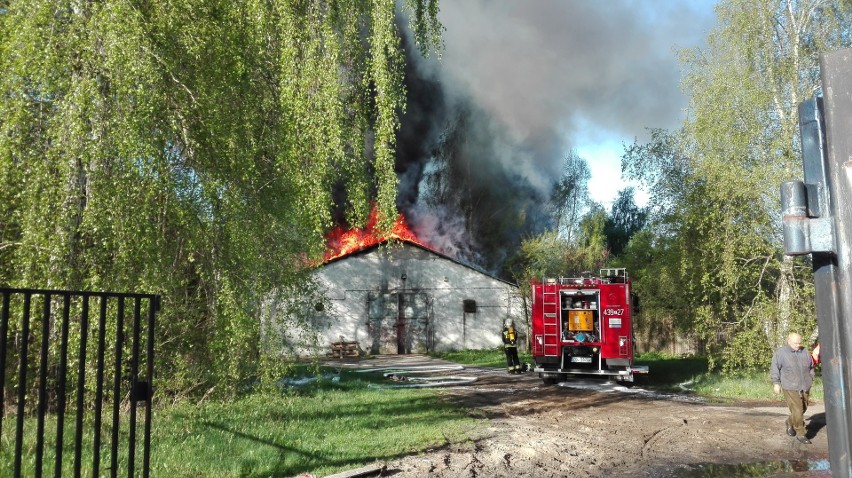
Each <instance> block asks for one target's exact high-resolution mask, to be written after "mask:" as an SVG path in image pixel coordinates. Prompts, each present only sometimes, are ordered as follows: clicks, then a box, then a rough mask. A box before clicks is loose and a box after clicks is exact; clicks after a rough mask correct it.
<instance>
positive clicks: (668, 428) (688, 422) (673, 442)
mask: <svg viewBox="0 0 852 478" xmlns="http://www.w3.org/2000/svg"><path fill="white" fill-rule="evenodd" d="M364 362H369V366H371V367H382V366H392V365H393V366H400V367H404V366H428V365H453V364H451V363H449V362H444V361H440V360H437V359H433V358H430V357H425V356H382V357H379V358H377V359H375V360H374V359H370V360H369V361H364ZM362 364H363V365H365V366H366V365H367V364H366V363H362ZM442 373H444V374H447V375H453V376H468V377H470V376H475V377H476V378H477V379H476V381H475V382H470V383H466V384H463V385H459V386H453V387H443V388H441V389H440V393H441V395H442V396H443V397H444V398H445V399H446V400H448V401H450V402H453V403H456V404H458V405H459V406H463V407H466V408H469V409H471V411H472V412H471V413H473V414H474V415H475V416H477V417H482V418H484V419H486V420H487V422H486V423H485V426H483V427H481V428H480V429H479V430H476V431H474V432H472V433H471V435H470V437H469V438H470V440H469V441H467V442H465V443H461V444H448V445H446V446H444V447H442V448H438V449H433V450H427V451H426V452H424V453H422V454H419V455H414V456H408V457H404V458H400V459H397V460H394V461H391V462H388V463H387V467H386V470H385V472H384V473H383V475H382V476H394V477H397V478H407V477H422V476H430V477H446V478H451V477H452V478H455V477H465V476H469V477H497V476H506V477H509V476H512V477H515V476H521V477H574V476H576V477H625V478H626V477H681V476H684V477H685V476H699V475H695V474H690V470H692V469H695V468H696V466H697V465H698V464H706V463H712V464H741V463H755V462H773V463H775V462H779V463H780V462H784V463H785V466H787V467H789V466H790V464H791V463H792V464H793V468H796V464H798V466H799V467H802V468H804V467H807V466H808V464H809V463H820V462H822V463H825V461H826V460H827V459H828V442H827V439H826V435H827V432H826V430H825V413H824V407H823V404H822V403H814V404H812V405H811V407H810V408H809V409H808V411H807V412H806V414H805V419H806V424H807V426H808V430H809V435H811V436H812V441H813V444H812V445H803V444H801V443H799V442H798V441H797V440H796V439H795V438H791V437H789V436H787V435H786V434H785V433H784V419H785V417H786V415H787V408H786V406H785V405H784V403H783V402H781V401H777V402H763V403H738V404H726V405H719V404H709V403H706V402H702V401H699V400H695V399H691V398H689V397H687V396H677V395H671V394H668V395H666V394H655V393H653V392H650V391H646V390H643V389H642V388H641V384H637V385H636V386H634V387H631V388H626V387H623V386H619V385H617V384H615V383H611V382H607V381H606V380H601V379H597V378H594V379H591V378H590V379H584V378H577V379H571V380H569V381H568V382H563V383H562V384H559V385H550V386H546V385H543V384H542V382H541V380H540V379H539V378H538V376H537V374H534V373H527V374H524V375H509V374H507V373H505V372H504V371H502V370H494V369H487V368H476V367H465V368H464V369H463V370H457V369H456V370H451V371H450V370H447V371H445V372H436V375H440V374H442ZM700 476H710V475H706V474H705V475H700ZM771 476H776V477H782V476H790V477H796V478H799V477H802V478H804V477H816V476H822V477H825V476H830V474H829V473H826V472H813V471H811V472H803V473H798V472H789V473H782V474H773V475H771Z"/></svg>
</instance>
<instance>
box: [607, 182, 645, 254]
mask: <svg viewBox="0 0 852 478" xmlns="http://www.w3.org/2000/svg"><path fill="white" fill-rule="evenodd" d="M647 216H648V213H647V210H646V208H640V207H639V206H637V205H636V202H635V201H634V199H633V188H632V187H630V188H626V189H623V190H621V191H619V192H618V197H617V198H616V199H615V202H613V203H612V208H611V209H610V212H609V215H608V216H607V218H606V223H605V225H604V235H605V236H606V245H607V249H609V252H610V254H612V255H613V256H619V255H621V254H622V253H623V252H624V249H625V248H626V247H627V244H628V243H629V242H630V238H631V237H633V235H634V234H636V233H638V232H639V231H641V230H642V228H644V227H645V222H646V220H647Z"/></svg>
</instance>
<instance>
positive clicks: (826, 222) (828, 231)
mask: <svg viewBox="0 0 852 478" xmlns="http://www.w3.org/2000/svg"><path fill="white" fill-rule="evenodd" d="M820 67H821V70H822V90H823V98H814V99H812V100H808V101H804V102H802V103H801V104H800V105H799V127H800V132H801V138H802V159H803V166H804V182H802V181H789V182H786V183H784V184H782V185H781V199H782V209H783V214H784V218H783V222H784V248H785V252H786V253H787V254H788V255H804V254H811V256H812V258H813V268H814V285H815V287H816V314H817V322H818V323H819V341H820V352H821V355H822V372H823V385H824V389H825V411H826V427H827V429H828V445H829V458H830V460H831V473H832V476H833V477H834V478H848V477H850V476H852V463H850V452H852V440H850V437H852V405H850V404H852V388H850V386H852V375H850V362H849V361H848V359H846V361H844V360H843V359H842V357H848V356H849V354H850V353H852V161H850V160H849V158H852V135H850V134H849V132H850V131H852V49H847V50H841V51H838V52H834V53H829V54H824V55H822V56H821V58H820Z"/></svg>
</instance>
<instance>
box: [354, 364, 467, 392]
mask: <svg viewBox="0 0 852 478" xmlns="http://www.w3.org/2000/svg"><path fill="white" fill-rule="evenodd" d="M451 370H464V367H463V366H461V365H413V366H410V367H380V368H371V369H365V370H356V372H357V373H368V372H382V371H384V373H383V374H382V375H383V376H384V377H385V378H387V379H388V380H393V381H397V382H408V383H404V384H397V385H376V384H372V383H371V384H369V385H367V387H368V388H373V389H380V390H381V389H391V388H424V387H450V386H456V385H465V384H468V383H472V382H475V381H476V380H477V379H478V377H466V376H461V375H447V376H438V377H409V375H412V374H423V373H435V372H447V371H451Z"/></svg>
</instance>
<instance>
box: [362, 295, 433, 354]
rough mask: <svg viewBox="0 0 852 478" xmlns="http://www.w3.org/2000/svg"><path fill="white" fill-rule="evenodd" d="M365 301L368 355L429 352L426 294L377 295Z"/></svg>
mask: <svg viewBox="0 0 852 478" xmlns="http://www.w3.org/2000/svg"><path fill="white" fill-rule="evenodd" d="M368 301H369V306H368V309H369V313H370V317H369V322H368V328H369V332H370V337H371V344H370V353H373V354H410V353H425V352H428V351H429V350H431V342H432V341H431V337H430V328H429V310H430V305H431V300H430V296H429V294H426V293H423V292H408V291H406V292H387V293H378V294H371V295H370V296H369V298H368Z"/></svg>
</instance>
